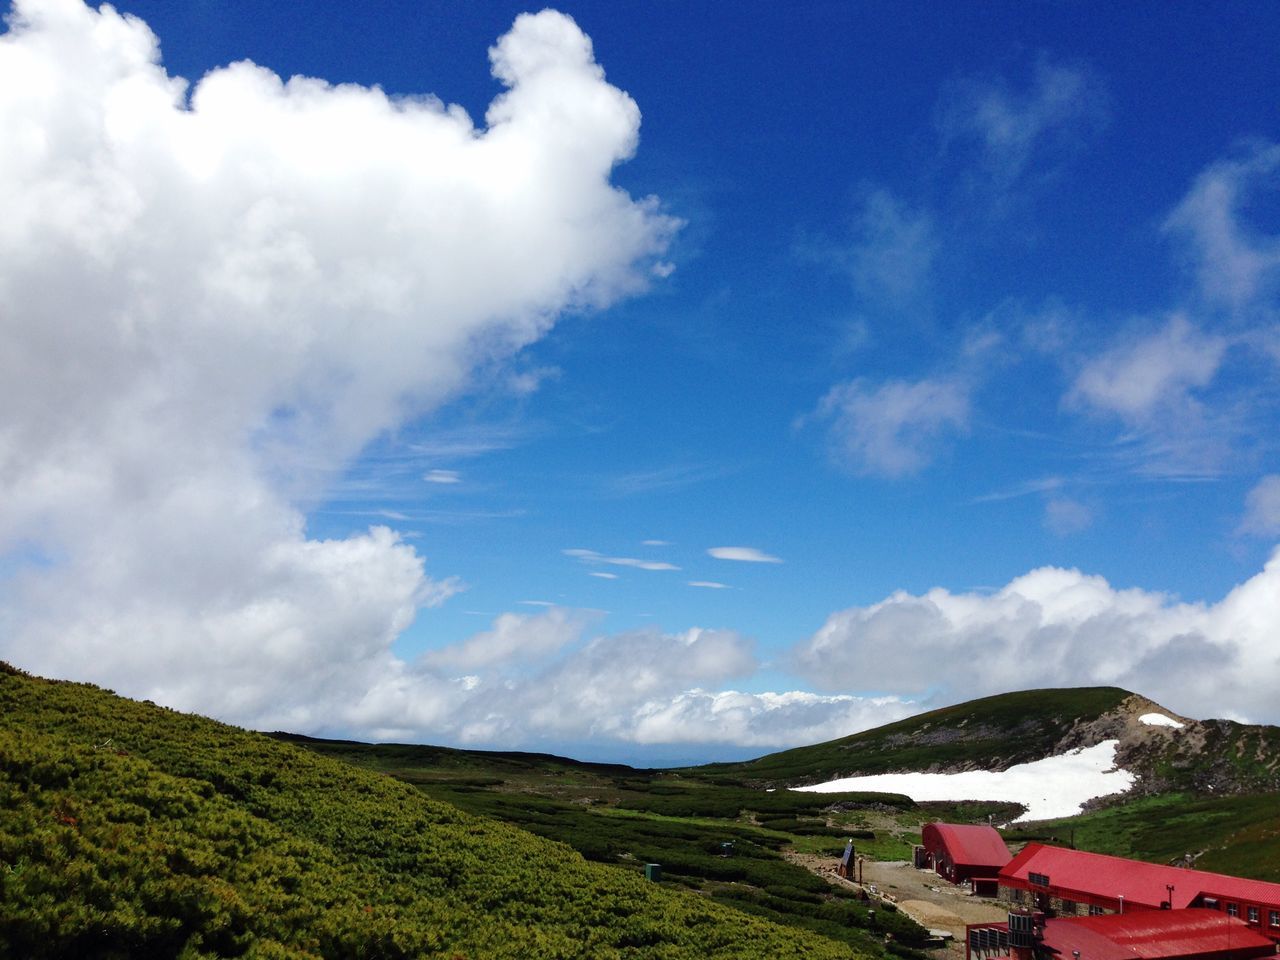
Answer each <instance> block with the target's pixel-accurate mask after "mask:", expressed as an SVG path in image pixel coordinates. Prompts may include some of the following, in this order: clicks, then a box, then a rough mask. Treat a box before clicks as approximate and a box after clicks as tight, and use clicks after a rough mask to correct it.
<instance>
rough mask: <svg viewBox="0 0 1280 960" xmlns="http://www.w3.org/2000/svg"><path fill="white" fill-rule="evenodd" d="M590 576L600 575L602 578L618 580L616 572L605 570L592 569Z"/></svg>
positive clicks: (588, 574)
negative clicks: (606, 571)
mask: <svg viewBox="0 0 1280 960" xmlns="http://www.w3.org/2000/svg"><path fill="white" fill-rule="evenodd" d="M587 576H588V577H599V578H600V579H601V580H617V579H618V575H617V574H616V573H605V572H604V571H603V570H592V571H590V572H588V573H587Z"/></svg>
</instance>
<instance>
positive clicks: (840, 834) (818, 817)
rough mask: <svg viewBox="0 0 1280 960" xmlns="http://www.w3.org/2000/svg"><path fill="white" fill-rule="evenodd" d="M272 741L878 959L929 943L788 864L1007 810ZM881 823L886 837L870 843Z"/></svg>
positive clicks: (556, 763)
mask: <svg viewBox="0 0 1280 960" xmlns="http://www.w3.org/2000/svg"><path fill="white" fill-rule="evenodd" d="M272 736H275V737H278V738H280V739H284V740H287V741H290V742H296V743H299V744H301V745H303V746H305V747H306V748H307V749H310V750H314V751H316V752H318V753H321V754H324V755H326V756H330V757H334V758H338V759H341V760H343V761H344V762H347V763H352V764H355V765H358V766H361V767H364V768H365V769H369V770H376V771H379V772H382V773H386V774H389V775H391V776H393V777H396V778H397V779H400V780H403V781H404V782H406V783H409V784H412V785H413V786H415V787H416V788H418V789H419V790H422V791H423V792H424V793H426V794H427V795H428V796H430V797H433V798H435V799H438V800H444V801H446V802H448V803H450V804H452V805H454V806H457V807H459V808H461V809H463V810H466V811H467V812H469V813H475V814H479V815H482V816H487V817H493V818H496V819H499V820H504V821H506V822H508V823H512V824H515V825H516V826H519V827H521V828H522V829H525V830H529V831H530V832H532V833H536V834H538V835H540V836H543V837H547V838H549V839H553V840H559V841H561V842H563V843H567V844H569V845H570V846H572V847H573V848H574V849H575V850H577V851H578V852H579V853H581V854H582V855H583V856H584V857H586V858H587V859H589V860H595V861H598V862H600V863H605V864H609V865H611V866H612V868H614V869H619V870H628V871H632V872H639V871H640V870H641V868H642V866H643V865H644V864H645V863H658V864H661V866H662V872H663V877H664V878H665V880H666V881H669V882H671V883H674V884H678V885H679V886H681V887H683V888H685V889H688V890H690V891H694V892H696V893H697V894H699V895H701V896H703V897H706V898H708V899H711V900H717V901H719V902H721V903H724V904H726V905H728V906H732V907H733V908H734V909H737V910H741V911H743V912H745V913H750V914H753V915H755V916H761V917H766V918H768V919H770V920H773V921H775V922H778V923H782V924H785V925H787V926H792V927H799V928H802V929H805V930H810V931H813V932H816V933H820V934H822V935H823V936H825V937H827V938H829V939H832V940H836V941H839V942H841V943H844V944H846V945H848V946H849V947H851V948H853V949H855V950H857V951H863V952H870V953H879V952H881V950H882V944H883V938H884V936H885V935H886V934H888V935H891V936H892V938H893V939H892V941H891V944H890V949H892V950H893V951H894V952H895V953H898V954H900V955H903V956H912V955H918V954H916V953H915V951H914V949H913V948H916V947H919V946H922V945H923V944H924V943H925V940H926V938H927V931H925V930H924V928H922V927H920V926H919V925H918V924H916V923H915V922H914V921H912V920H911V919H910V918H908V917H907V916H906V915H905V914H902V913H898V912H896V911H894V910H893V909H892V905H889V906H888V907H884V905H882V904H878V903H875V902H871V901H869V900H868V899H867V898H866V895H865V894H863V893H861V892H859V891H855V890H853V889H850V888H849V887H847V886H840V885H833V884H832V883H830V882H829V881H828V880H826V879H824V878H823V877H820V876H817V875H816V874H814V873H812V872H811V871H810V870H808V869H806V868H805V867H803V866H800V865H798V864H796V863H793V862H791V861H790V860H789V859H788V857H789V856H790V854H791V853H792V852H793V851H795V852H800V853H808V854H823V855H826V856H836V855H838V854H839V853H840V852H842V851H843V849H844V843H845V841H846V840H847V839H848V838H851V837H852V838H854V839H856V841H857V843H858V849H859V850H860V851H862V852H864V853H865V854H867V855H872V856H884V857H886V858H890V859H895V858H901V857H904V856H909V855H910V852H911V844H912V843H914V842H916V841H918V840H919V825H920V824H921V823H922V822H924V821H925V820H927V819H932V818H934V817H936V816H939V815H944V816H947V817H948V818H952V819H954V818H955V817H956V816H966V815H972V816H975V817H981V816H985V815H986V814H987V813H992V812H995V811H996V810H997V809H998V808H999V807H1000V805H998V804H993V805H973V804H961V805H936V806H935V807H934V808H933V809H926V808H925V806H924V805H920V804H916V803H913V802H912V801H911V800H910V799H908V798H907V797H904V796H901V795H894V794H880V793H842V794H821V795H820V794H813V793H795V792H792V791H788V790H778V791H774V792H767V791H764V790H759V789H750V788H746V787H741V786H738V785H736V784H726V783H709V782H706V781H702V780H697V779H690V778H687V777H682V776H680V775H679V774H675V773H671V772H668V771H664V770H637V769H634V768H631V767H626V766H621V765H613V764H590V763H582V762H579V761H576V760H568V759H565V758H563V757H554V756H548V755H546V754H530V753H502V752H494V751H484V750H460V749H453V748H447V747H434V746H417V745H412V744H363V743H354V742H351V741H343V740H318V739H314V738H311V737H297V736H294V735H290V734H273V735H272ZM1015 812H1016V811H1015ZM1009 815H1012V813H1010V814H1009ZM873 819H874V821H875V825H877V826H881V825H882V826H883V829H877V830H872V829H871V827H872V825H873V824H872V820H873ZM725 844H731V845H732V848H731V850H726V849H725V847H724V845H725ZM873 910H875V911H876V912H873ZM877 913H878V916H877Z"/></svg>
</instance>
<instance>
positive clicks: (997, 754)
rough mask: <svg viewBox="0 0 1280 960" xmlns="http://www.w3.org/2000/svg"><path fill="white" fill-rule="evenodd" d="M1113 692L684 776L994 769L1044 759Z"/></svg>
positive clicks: (893, 730)
mask: <svg viewBox="0 0 1280 960" xmlns="http://www.w3.org/2000/svg"><path fill="white" fill-rule="evenodd" d="M1130 696H1131V694H1130V693H1129V692H1128V691H1126V690H1121V689H1120V688H1118V687H1078V688H1069V689H1053V690H1024V691H1021V692H1019V693H1006V694H1000V695H998V696H994V697H984V698H983V699H981V700H971V701H969V702H968V703H962V704H959V705H957V706H954V707H944V708H942V709H941V710H933V711H930V712H929V713H922V714H920V715H919V716H915V717H908V718H907V719H906V720H900V721H898V722H897V723H890V724H887V725H885V726H883V727H877V728H876V729H874V730H867V731H865V732H863V733H856V734H854V735H853V736H849V737H842V738H841V739H839V740H831V741H828V742H827V743H819V744H815V745H813V746H809V747H797V748H796V749H794V750H784V751H782V752H781V753H771V754H769V755H767V756H764V757H760V758H759V759H757V760H749V761H747V762H745V763H723V764H715V763H713V764H708V765H707V766H704V767H697V768H693V769H691V770H689V771H687V772H688V773H690V774H696V775H700V776H704V777H719V778H732V779H735V780H741V781H743V782H746V783H751V784H768V785H772V784H779V785H782V784H787V785H790V786H801V785H804V784H809V783H819V782H821V781H823V780H831V779H835V778H836V777H844V776H850V775H852V774H854V773H858V774H871V773H888V772H892V771H899V770H928V769H931V768H937V769H943V768H945V769H952V770H961V769H987V770H1001V769H1005V768H1006V767H1009V766H1012V765H1013V764H1015V763H1026V762H1029V761H1032V760H1039V759H1040V758H1041V757H1045V756H1048V755H1050V754H1051V753H1052V752H1053V750H1054V747H1055V746H1056V745H1057V744H1058V743H1059V742H1060V741H1062V740H1063V738H1064V737H1066V735H1067V734H1068V733H1069V732H1070V731H1071V730H1072V728H1073V727H1075V726H1076V724H1077V723H1078V722H1080V721H1089V720H1094V719H1096V718H1098V717H1099V716H1101V715H1103V714H1105V713H1107V712H1108V711H1110V710H1114V709H1115V708H1116V707H1118V706H1119V705H1120V704H1121V703H1122V702H1123V701H1124V700H1125V699H1127V698H1128V697H1130Z"/></svg>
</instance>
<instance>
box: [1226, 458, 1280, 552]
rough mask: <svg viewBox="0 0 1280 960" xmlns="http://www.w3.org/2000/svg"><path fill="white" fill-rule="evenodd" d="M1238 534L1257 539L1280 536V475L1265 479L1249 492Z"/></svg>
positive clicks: (1271, 475) (1272, 475)
mask: <svg viewBox="0 0 1280 960" xmlns="http://www.w3.org/2000/svg"><path fill="white" fill-rule="evenodd" d="M1237 532H1239V533H1244V534H1250V535H1252V536H1256V537H1274V536H1280V474H1275V473H1273V474H1270V475H1269V476H1265V477H1263V478H1262V479H1261V480H1259V481H1258V482H1257V484H1256V485H1255V486H1254V488H1253V489H1252V490H1250V491H1249V495H1248V496H1247V497H1246V498H1245V513H1244V519H1243V520H1242V521H1240V527H1239V530H1238V531H1237Z"/></svg>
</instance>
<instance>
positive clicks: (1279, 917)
mask: <svg viewBox="0 0 1280 960" xmlns="http://www.w3.org/2000/svg"><path fill="white" fill-rule="evenodd" d="M1267 923H1268V924H1270V925H1271V926H1273V927H1280V910H1268V911H1267Z"/></svg>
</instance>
